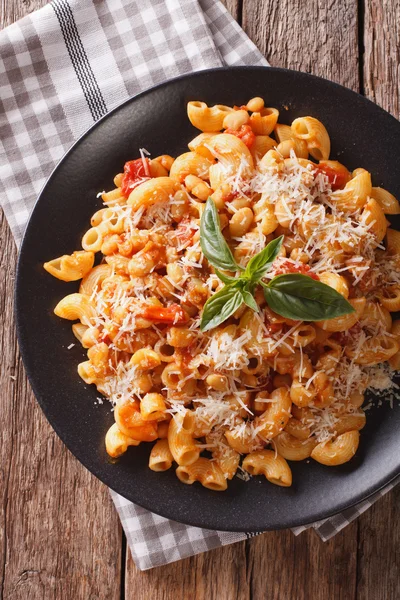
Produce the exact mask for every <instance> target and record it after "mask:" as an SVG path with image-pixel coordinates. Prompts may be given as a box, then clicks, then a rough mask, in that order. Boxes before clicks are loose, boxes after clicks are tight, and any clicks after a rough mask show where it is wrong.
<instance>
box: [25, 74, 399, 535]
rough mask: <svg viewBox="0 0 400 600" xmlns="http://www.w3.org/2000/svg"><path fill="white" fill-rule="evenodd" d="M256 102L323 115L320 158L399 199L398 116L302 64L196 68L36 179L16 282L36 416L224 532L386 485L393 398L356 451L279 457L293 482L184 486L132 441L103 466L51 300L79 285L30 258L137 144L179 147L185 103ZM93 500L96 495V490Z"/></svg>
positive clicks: (47, 253)
mask: <svg viewBox="0 0 400 600" xmlns="http://www.w3.org/2000/svg"><path fill="white" fill-rule="evenodd" d="M252 96H262V97H263V98H265V100H266V103H267V106H276V107H277V108H279V110H280V119H279V120H280V121H283V122H286V123H290V122H291V121H292V120H293V119H294V118H296V117H299V116H301V115H312V116H314V117H317V118H319V119H321V120H322V122H323V123H324V124H325V126H326V127H327V129H328V131H329V133H330V136H331V140H332V157H333V158H338V159H339V160H341V161H342V162H343V163H344V164H346V165H347V166H348V167H350V168H356V167H360V166H362V167H365V168H366V169H368V170H369V171H371V173H372V174H373V181H374V185H384V186H385V187H387V188H388V189H389V190H390V191H391V192H393V193H394V194H395V195H397V196H398V197H400V179H399V176H398V164H399V158H400V124H399V123H398V122H397V121H396V120H395V119H394V118H393V117H391V116H390V115H389V114H387V113H386V112H385V111H383V110H382V109H380V108H378V107H377V106H376V105H374V104H372V103H371V102H369V101H368V100H366V99H365V98H363V97H362V96H359V95H358V94H355V93H354V92H351V91H349V90H347V89H345V88H343V87H341V86H339V85H336V84H334V83H331V82H329V81H326V80H324V79H320V78H317V77H314V76H311V75H307V74H305V73H298V72H294V71H287V70H283V69H273V68H262V67H258V68H256V67H254V68H235V69H233V68H231V69H222V70H220V69H218V70H211V71H203V72H200V73H195V74H192V75H188V76H185V77H181V78H179V79H175V80H173V81H170V82H168V83H166V84H163V85H160V86H158V87H156V88H153V89H152V90H150V91H148V92H145V93H143V94H140V95H139V96H136V97H135V98H132V99H131V100H128V101H127V102H125V103H124V104H122V105H121V106H120V107H118V108H117V109H115V110H114V111H112V112H111V114H109V115H108V116H106V117H105V118H104V119H102V120H101V121H100V122H98V123H97V124H96V125H95V126H94V127H92V129H90V131H89V132H88V133H86V134H85V135H84V136H83V137H82V138H81V139H80V140H79V141H78V142H77V143H76V144H75V145H74V146H73V148H72V149H71V150H70V151H69V152H68V153H67V154H66V156H65V157H64V158H63V160H62V161H61V162H60V164H59V165H58V167H57V168H56V169H55V171H54V172H53V174H52V175H51V177H50V178H49V180H48V182H47V184H46V186H45V187H44V189H43V191H42V193H41V195H40V197H39V200H38V202H37V204H36V206H35V208H34V211H33V213H32V216H31V219H30V222H29V225H28V228H27V231H26V234H25V238H24V241H23V244H22V249H21V253H20V257H19V263H18V272H17V283H16V312H17V327H18V338H19V343H20V348H21V353H22V356H23V360H24V364H25V367H26V370H27V373H28V376H29V380H30V382H31V384H32V387H33V390H34V392H35V394H36V397H37V399H38V401H39V404H40V406H41V407H42V409H43V411H44V413H45V415H46V416H47V418H48V420H49V421H50V423H51V424H52V426H53V427H54V429H55V430H56V432H57V433H58V435H59V436H60V437H61V439H62V440H63V441H64V443H65V444H66V445H67V447H68V448H69V449H70V450H71V452H72V453H73V454H74V455H75V456H76V457H77V458H78V459H79V460H80V461H81V462H82V463H83V464H84V465H85V466H86V467H87V468H88V469H89V470H90V471H91V472H92V473H94V474H95V475H96V476H97V477H99V479H101V480H102V481H103V482H104V483H106V484H107V485H108V486H110V487H111V488H113V489H114V490H116V491H117V492H119V493H120V494H122V495H123V496H125V497H126V498H128V499H130V500H132V501H133V502H136V503H137V504H139V505H140V506H143V507H145V508H147V509H150V510H152V511H154V512H156V513H158V514H160V515H163V516H165V517H169V518H171V519H175V520H177V521H181V522H184V523H189V524H191V525H196V526H201V527H207V528H210V529H221V530H228V531H229V530H230V531H259V530H265V529H277V528H283V527H290V526H295V525H300V524H304V523H309V522H312V521H314V520H317V519H322V518H324V517H327V516H329V515H332V514H334V513H337V512H339V511H341V510H343V509H344V508H346V507H349V506H351V505H353V504H355V503H357V502H359V501H361V500H362V499H364V498H366V497H367V496H369V495H370V494H372V493H374V492H376V491H377V490H379V489H380V488H381V487H382V486H384V485H385V484H386V483H388V482H389V481H391V480H392V479H393V478H394V477H395V476H396V475H397V474H398V473H399V467H400V456H399V437H400V433H399V432H400V406H398V405H397V404H396V406H394V408H393V410H392V409H390V407H389V405H388V403H384V405H383V406H382V407H381V408H380V409H378V410H376V411H375V410H373V411H370V412H369V413H368V420H367V426H366V427H365V429H364V430H363V432H362V435H361V444H360V448H359V450H358V452H357V454H356V456H355V458H354V459H353V460H352V461H351V462H350V463H348V464H346V465H343V466H341V467H335V468H328V467H324V466H322V465H319V464H318V463H316V462H314V461H310V462H309V463H308V464H307V462H301V463H291V467H292V470H293V487H291V488H289V489H287V488H280V487H277V486H274V485H271V484H269V483H268V482H267V481H265V480H263V479H262V478H254V479H253V480H251V481H250V482H248V483H244V482H242V481H240V480H239V479H237V478H235V479H234V480H233V481H232V482H230V483H229V489H228V491H227V492H224V493H216V492H212V491H209V490H207V489H205V488H203V487H201V486H200V484H194V485H192V486H187V485H183V484H182V483H180V482H179V480H178V479H177V477H176V475H175V473H174V471H173V470H171V471H169V472H166V473H154V472H153V471H151V470H150V469H149V468H148V467H147V460H148V455H149V452H150V447H151V445H150V444H141V445H140V446H139V447H138V448H130V449H129V450H128V452H127V454H126V455H125V456H123V457H122V458H121V459H120V460H119V462H117V463H116V464H112V463H111V462H110V461H109V459H108V458H107V455H106V452H105V449H104V435H105V433H106V431H107V428H108V427H109V426H110V425H111V424H112V423H113V415H112V413H111V410H110V406H109V404H108V403H106V404H104V405H102V406H99V405H98V404H96V398H97V397H98V396H99V393H98V392H97V391H96V389H95V388H94V386H86V385H85V384H84V383H83V382H82V381H81V379H80V378H79V377H78V375H77V372H76V367H77V364H78V362H80V361H82V360H85V352H84V351H83V350H82V349H81V348H80V347H79V345H76V346H74V347H73V348H72V349H71V350H68V349H67V347H68V346H69V344H71V343H72V342H74V341H76V340H75V338H74V337H73V335H72V333H71V323H70V322H68V321H63V320H61V319H59V318H57V317H55V316H54V315H53V307H54V306H55V304H56V303H57V302H58V301H59V300H60V299H61V298H62V297H63V296H65V295H66V294H69V293H71V292H73V291H76V290H77V287H78V286H77V283H69V284H65V283H62V282H60V281H58V280H57V279H54V278H53V277H51V276H50V275H48V274H47V273H46V272H45V271H44V270H43V268H42V264H43V263H44V262H45V261H46V260H50V259H51V258H54V257H56V256H59V255H60V254H64V253H70V252H72V251H73V250H74V249H78V248H80V240H81V237H82V234H83V233H84V232H85V230H86V229H87V228H88V225H89V219H90V216H91V215H92V213H93V212H94V211H95V210H96V209H97V208H100V206H101V201H100V200H96V194H97V192H99V191H101V190H103V189H111V188H112V187H113V183H112V180H113V176H114V175H115V174H116V173H118V172H120V171H121V169H122V166H123V164H124V163H125V161H126V160H129V159H132V158H135V157H137V155H138V148H139V147H145V148H147V149H148V150H149V151H150V152H151V153H152V155H153V156H156V155H158V154H165V153H168V154H171V155H173V156H176V155H177V154H179V153H181V152H185V151H187V142H188V141H189V140H190V139H191V138H192V137H194V135H196V130H195V129H194V128H193V127H192V126H191V125H190V123H189V121H188V119H187V116H186V103H187V102H188V101H189V100H204V101H206V102H207V103H211V104H214V103H220V104H228V105H232V104H239V105H240V104H242V103H246V102H247V100H248V99H249V98H250V97H252ZM94 501H96V500H95V499H94Z"/></svg>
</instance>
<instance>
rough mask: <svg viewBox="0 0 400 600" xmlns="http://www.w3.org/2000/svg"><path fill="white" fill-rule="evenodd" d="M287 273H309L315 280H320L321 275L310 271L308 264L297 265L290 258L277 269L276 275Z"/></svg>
mask: <svg viewBox="0 0 400 600" xmlns="http://www.w3.org/2000/svg"><path fill="white" fill-rule="evenodd" d="M287 273H300V275H308V277H311V278H312V279H315V281H319V277H318V275H317V274H316V273H311V272H310V267H309V266H308V265H303V264H301V265H295V264H294V263H292V262H290V261H289V260H285V261H284V262H283V263H282V264H281V265H280V266H279V267H278V268H277V269H276V271H275V275H286V274H287Z"/></svg>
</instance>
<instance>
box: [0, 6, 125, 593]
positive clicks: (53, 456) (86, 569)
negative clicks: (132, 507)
mask: <svg viewBox="0 0 400 600" xmlns="http://www.w3.org/2000/svg"><path fill="white" fill-rule="evenodd" d="M44 4H46V0H31V1H25V0H24V1H22V0H13V1H10V0H1V4H0V26H1V27H3V26H6V25H8V24H10V23H12V22H13V21H14V20H16V19H19V18H21V17H22V16H24V15H25V14H27V13H28V12H31V11H32V10H34V9H36V8H40V6H42V5H44ZM0 246H1V248H0V351H1V356H2V369H1V371H0V410H1V420H2V427H1V429H0V502H1V507H0V597H1V598H2V599H4V600H27V599H29V600H36V599H37V600H39V599H44V598H45V599H46V600H47V599H49V600H51V599H54V600H59V599H60V598H65V599H70V598H74V600H88V599H91V600H98V599H100V598H107V600H108V599H110V600H117V599H119V598H120V582H121V529H120V525H119V521H118V517H117V515H116V513H115V510H114V507H113V505H112V501H111V498H110V496H109V493H108V490H107V488H106V487H105V486H104V485H103V484H101V483H100V482H99V481H98V480H97V479H95V478H94V477H93V476H92V475H91V474H90V473H89V472H88V471H87V470H86V469H84V467H82V466H81V465H80V464H79V463H78V461H76V460H75V459H74V458H73V457H72V455H71V454H70V453H69V452H68V451H67V449H66V448H65V447H64V445H63V444H62V442H61V441H60V440H59V439H58V437H57V436H56V434H55V432H54V431H53V430H52V428H51V427H50V425H49V424H48V423H47V421H46V419H45V417H44V416H43V414H42V413H41V411H40V409H39V407H38V405H37V403H36V401H35V399H34V397H33V394H32V392H31V390H30V386H29V384H28V382H27V379H26V376H25V373H24V370H23V366H22V363H21V359H20V356H19V352H18V348H17V343H16V337H15V329H14V325H13V284H14V277H15V263H16V256H17V253H16V249H15V245H14V242H13V240H12V237H11V233H10V230H9V228H8V225H7V223H6V221H5V218H4V215H3V214H2V213H1V215H0Z"/></svg>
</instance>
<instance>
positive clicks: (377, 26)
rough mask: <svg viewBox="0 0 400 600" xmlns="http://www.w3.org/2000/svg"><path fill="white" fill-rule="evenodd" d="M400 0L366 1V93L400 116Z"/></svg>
mask: <svg viewBox="0 0 400 600" xmlns="http://www.w3.org/2000/svg"><path fill="white" fill-rule="evenodd" d="M399 63H400V2H399V0H390V1H387V0H384V1H382V0H365V9H364V81H365V83H364V92H365V95H366V96H367V97H368V98H370V99H371V100H373V101H374V102H376V103H377V104H379V105H380V106H382V108H384V109H385V110H387V111H389V112H390V113H392V115H394V116H395V117H396V118H397V119H398V118H399V117H400V94H399V89H400V88H399V86H400V68H399Z"/></svg>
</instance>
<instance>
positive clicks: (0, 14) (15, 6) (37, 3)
mask: <svg viewBox="0 0 400 600" xmlns="http://www.w3.org/2000/svg"><path fill="white" fill-rule="evenodd" d="M49 1H50V0H0V29H3V28H4V27H7V25H11V23H14V22H15V21H18V19H21V18H22V17H25V15H27V14H29V13H31V12H33V11H34V10H37V9H38V8H42V6H44V5H45V4H47V3H48V2H49Z"/></svg>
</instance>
